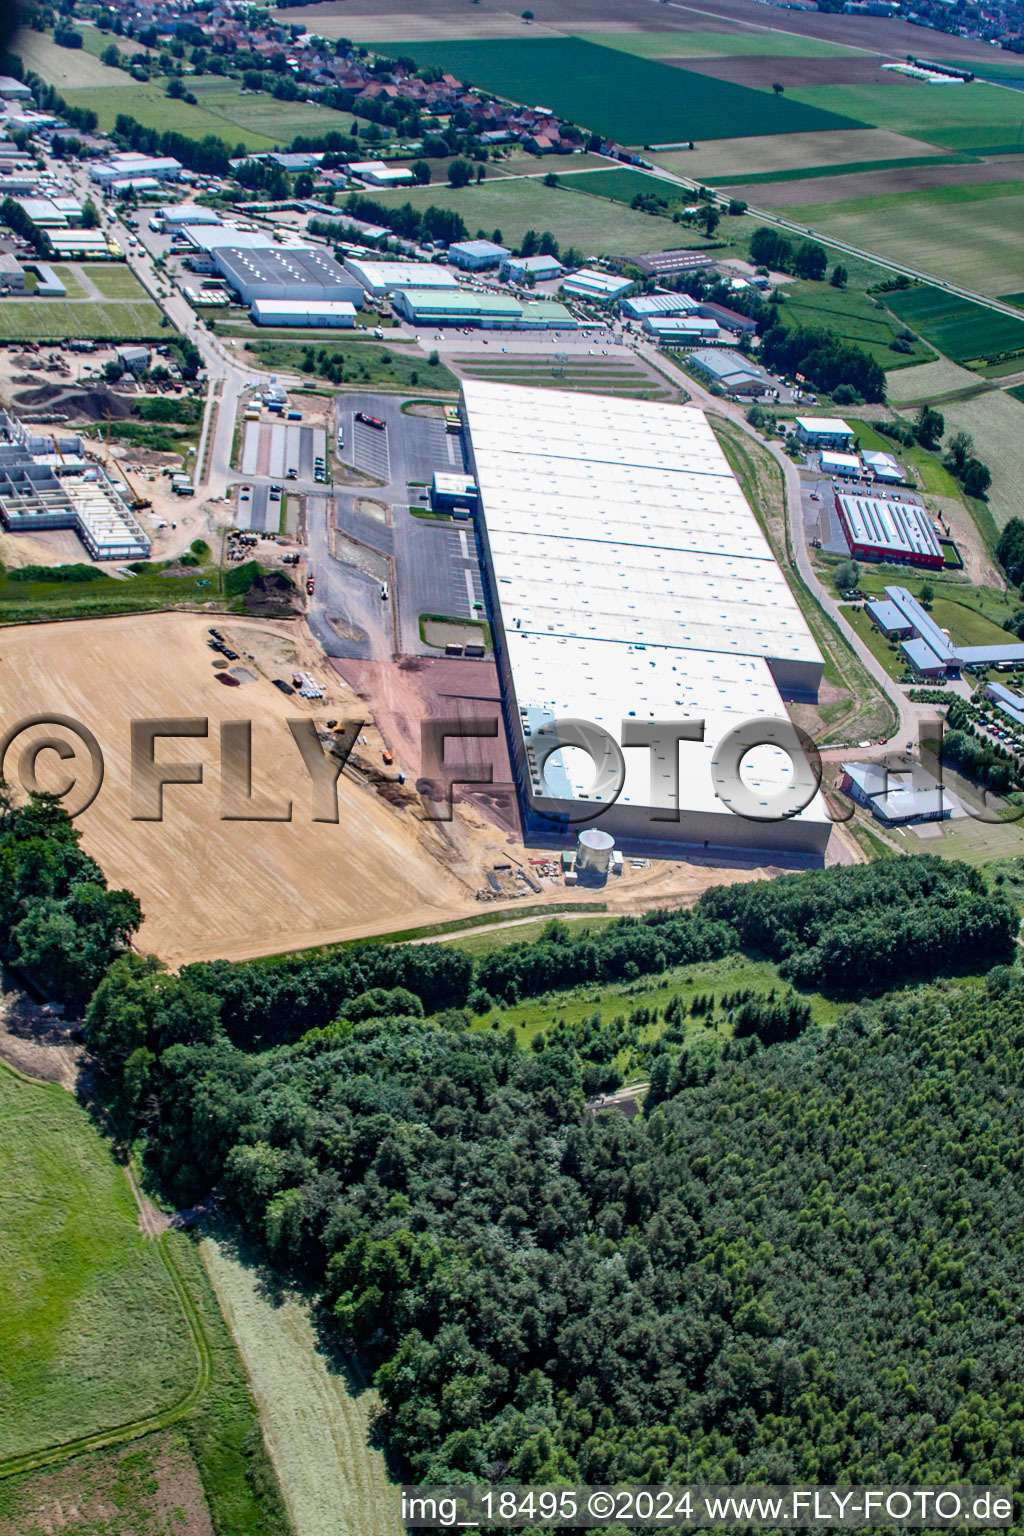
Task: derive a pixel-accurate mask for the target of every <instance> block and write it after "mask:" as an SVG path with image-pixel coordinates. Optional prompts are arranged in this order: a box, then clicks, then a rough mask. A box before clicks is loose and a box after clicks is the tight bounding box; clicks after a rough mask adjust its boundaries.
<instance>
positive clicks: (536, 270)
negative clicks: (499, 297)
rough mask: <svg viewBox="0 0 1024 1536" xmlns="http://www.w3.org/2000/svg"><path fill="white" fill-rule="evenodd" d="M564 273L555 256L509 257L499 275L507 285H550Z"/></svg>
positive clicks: (503, 263) (502, 265)
mask: <svg viewBox="0 0 1024 1536" xmlns="http://www.w3.org/2000/svg"><path fill="white" fill-rule="evenodd" d="M564 272H565V268H564V267H563V266H562V263H561V262H560V261H559V260H558V259H557V257H555V256H509V257H508V258H507V260H505V261H503V262H502V264H501V271H500V273H499V274H498V275H499V277H503V278H504V279H505V281H506V282H507V283H520V284H522V283H530V282H534V283H550V282H553V281H554V280H555V279H557V278H559V277H562V276H563V274H564Z"/></svg>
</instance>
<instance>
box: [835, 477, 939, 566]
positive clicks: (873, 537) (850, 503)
mask: <svg viewBox="0 0 1024 1536" xmlns="http://www.w3.org/2000/svg"><path fill="white" fill-rule="evenodd" d="M821 457H822V468H823V469H824V467H825V465H824V460H825V457H826V455H825V454H822V456H821ZM833 457H839V458H841V457H846V456H845V455H833ZM858 472H859V466H858ZM833 473H836V474H839V473H842V471H841V470H835V471H833ZM835 502H836V512H837V513H838V515H839V521H840V523H841V524H842V526H843V533H844V534H845V535H846V542H847V544H849V546H850V553H851V555H853V556H854V557H855V558H856V559H857V560H897V561H899V562H901V563H903V564H906V565H921V566H925V567H926V568H927V569H928V570H933V571H939V570H941V569H942V567H943V566H944V565H945V563H946V557H945V555H944V554H943V552H942V545H941V544H940V543H939V538H938V535H937V533H936V532H935V529H934V528H933V526H932V520H931V517H930V516H929V513H928V510H927V508H926V507H922V506H920V505H919V504H918V503H917V502H916V501H888V500H883V499H882V498H880V497H877V496H857V495H855V494H853V493H852V492H849V491H836V492H835Z"/></svg>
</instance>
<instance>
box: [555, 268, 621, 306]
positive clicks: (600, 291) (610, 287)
mask: <svg viewBox="0 0 1024 1536" xmlns="http://www.w3.org/2000/svg"><path fill="white" fill-rule="evenodd" d="M632 286H633V283H632V280H631V279H630V278H628V277H620V276H619V275H618V273H617V272H595V271H593V270H591V269H590V268H589V267H584V268H582V270H581V271H579V272H571V273H570V274H569V276H568V277H567V278H566V279H565V281H564V282H563V284H562V292H563V293H570V294H572V295H573V296H574V297H575V298H579V299H601V300H610V299H621V298H622V295H623V294H624V293H628V292H629V290H630V289H631V288H632Z"/></svg>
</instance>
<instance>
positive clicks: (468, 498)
mask: <svg viewBox="0 0 1024 1536" xmlns="http://www.w3.org/2000/svg"><path fill="white" fill-rule="evenodd" d="M479 503H480V492H479V491H478V490H477V484H476V481H475V480H474V479H473V478H472V476H471V475H449V474H442V473H441V472H440V471H438V470H435V471H434V478H433V482H432V484H431V487H430V505H431V507H432V508H433V510H434V511H435V512H455V511H465V512H475V511H476V509H477V507H478V505H479Z"/></svg>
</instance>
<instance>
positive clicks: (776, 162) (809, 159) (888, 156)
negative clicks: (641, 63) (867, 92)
mask: <svg viewBox="0 0 1024 1536" xmlns="http://www.w3.org/2000/svg"><path fill="white" fill-rule="evenodd" d="M943 153H944V151H942V150H940V149H935V148H934V146H933V145H931V144H925V143H924V142H923V141H922V140H921V139H911V138H908V137H907V135H906V134H902V133H890V132H889V130H888V129H886V128H841V129H828V130H826V131H823V132H821V133H777V134H768V135H766V136H765V137H763V138H760V139H716V140H715V142H714V143H713V144H698V146H697V148H696V149H694V150H688V149H669V150H663V151H661V152H655V153H653V154H649V155H648V156H647V158H648V159H649V160H651V161H652V162H653V163H654V164H655V165H660V166H663V167H664V168H665V170H667V171H675V172H676V173H677V175H680V176H693V177H696V178H698V179H699V178H701V177H704V176H743V175H750V176H761V175H764V173H765V172H766V171H795V170H800V169H801V168H802V167H803V166H805V165H810V166H819V165H843V164H851V165H852V164H856V163H858V162H859V161H862V160H898V159H906V160H909V159H912V158H914V157H916V156H919V155H941V154H943ZM788 185H789V186H793V187H796V186H799V185H800V183H799V182H789V183H788Z"/></svg>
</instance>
